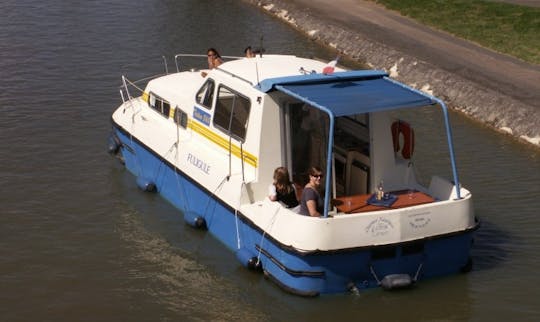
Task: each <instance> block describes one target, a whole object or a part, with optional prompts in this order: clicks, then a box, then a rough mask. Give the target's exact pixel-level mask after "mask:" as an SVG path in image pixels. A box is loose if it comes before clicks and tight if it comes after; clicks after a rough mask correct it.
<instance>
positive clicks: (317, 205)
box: [300, 166, 324, 217]
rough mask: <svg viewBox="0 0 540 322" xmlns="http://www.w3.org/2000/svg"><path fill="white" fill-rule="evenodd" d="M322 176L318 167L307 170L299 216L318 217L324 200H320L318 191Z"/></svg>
mask: <svg viewBox="0 0 540 322" xmlns="http://www.w3.org/2000/svg"><path fill="white" fill-rule="evenodd" d="M322 178H323V175H322V170H321V169H320V168H319V167H316V166H314V167H311V168H310V169H309V182H308V183H307V184H306V186H305V187H304V190H303V191H302V200H301V201H300V214H301V215H304V216H312V217H320V216H321V214H322V212H323V210H324V200H323V198H321V194H320V192H319V189H320V187H321V181H322Z"/></svg>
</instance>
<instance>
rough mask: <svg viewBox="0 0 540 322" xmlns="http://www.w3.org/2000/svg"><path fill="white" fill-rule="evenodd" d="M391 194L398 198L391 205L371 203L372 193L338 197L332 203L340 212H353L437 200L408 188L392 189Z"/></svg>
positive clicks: (399, 206) (409, 205)
mask: <svg viewBox="0 0 540 322" xmlns="http://www.w3.org/2000/svg"><path fill="white" fill-rule="evenodd" d="M390 194H391V195H393V196H395V198H396V200H395V202H393V203H392V204H391V205H389V206H379V205H374V204H371V203H369V202H368V200H369V199H370V197H371V196H372V194H362V195H354V196H345V197H338V198H335V199H333V200H332V204H333V205H334V206H335V207H336V208H337V210H338V212H343V213H346V214H352V213H359V212H369V211H377V210H389V209H399V208H406V207H412V206H417V205H422V204H426V203H431V202H434V201H435V199H434V198H433V197H431V196H430V195H428V194H425V193H423V192H420V191H413V192H412V193H409V191H407V190H400V191H392V192H391V193H390Z"/></svg>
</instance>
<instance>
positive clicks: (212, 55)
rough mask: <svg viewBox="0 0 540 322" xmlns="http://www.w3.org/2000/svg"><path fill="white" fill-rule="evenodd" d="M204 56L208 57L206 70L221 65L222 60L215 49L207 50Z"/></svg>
mask: <svg viewBox="0 0 540 322" xmlns="http://www.w3.org/2000/svg"><path fill="white" fill-rule="evenodd" d="M206 56H208V68H209V69H213V68H216V67H218V66H219V65H221V64H223V59H221V56H220V55H219V53H218V51H217V50H216V49H215V48H208V50H207V51H206Z"/></svg>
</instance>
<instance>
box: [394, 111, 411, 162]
mask: <svg viewBox="0 0 540 322" xmlns="http://www.w3.org/2000/svg"><path fill="white" fill-rule="evenodd" d="M400 134H403V148H401V155H402V156H403V158H404V159H410V158H411V156H412V154H413V152H414V131H413V129H412V128H411V125H410V124H409V123H407V122H405V121H401V120H397V121H395V122H394V123H392V141H393V143H394V151H395V152H396V153H398V152H399V151H400V146H399V135H400Z"/></svg>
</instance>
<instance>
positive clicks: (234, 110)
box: [214, 86, 251, 141]
mask: <svg viewBox="0 0 540 322" xmlns="http://www.w3.org/2000/svg"><path fill="white" fill-rule="evenodd" d="M250 108H251V102H250V101H249V99H248V98H247V97H244V96H241V95H240V94H238V93H236V92H234V91H232V90H231V89H229V88H227V87H225V86H220V87H219V91H218V97H217V101H216V110H215V112H214V126H215V127H217V128H219V129H220V130H222V131H223V132H225V133H226V134H227V135H230V136H232V137H234V138H236V139H238V140H240V141H244V140H245V139H246V131H247V125H248V119H249V111H250Z"/></svg>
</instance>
